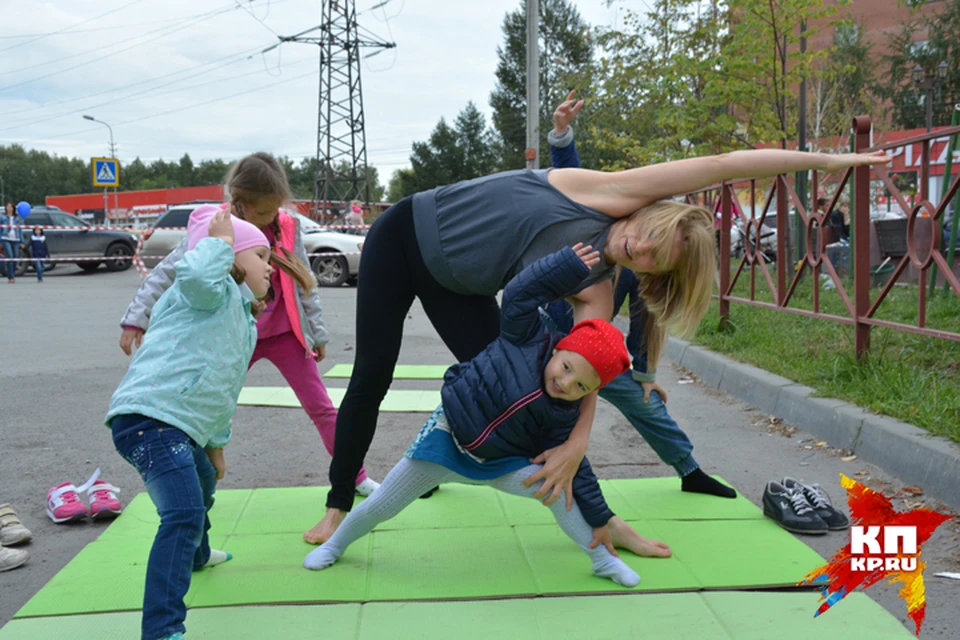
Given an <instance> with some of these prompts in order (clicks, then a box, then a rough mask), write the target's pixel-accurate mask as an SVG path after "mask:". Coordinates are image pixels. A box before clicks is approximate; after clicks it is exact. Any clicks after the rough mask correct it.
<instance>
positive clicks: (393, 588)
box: [324, 527, 537, 600]
mask: <svg viewBox="0 0 960 640" xmlns="http://www.w3.org/2000/svg"><path fill="white" fill-rule="evenodd" d="M351 551H353V547H351V548H350V549H348V550H347V553H346V554H345V555H344V557H343V560H351V562H352V559H351V557H350V553H351ZM341 562H342V561H341ZM339 564H340V563H337V564H335V565H334V566H332V567H330V568H329V569H326V570H325V571H324V572H326V571H336V570H338V569H339V568H340V567H339ZM535 593H537V588H536V581H535V579H534V575H533V571H532V570H531V568H530V566H529V565H528V564H527V562H526V561H525V559H524V556H523V550H522V549H521V548H520V543H519V541H518V540H517V537H516V535H515V534H514V531H513V529H512V528H511V527H480V528H474V529H418V530H413V531H376V532H374V534H373V548H372V559H371V571H370V584H369V586H368V591H367V599H368V600H439V599H449V598H489V597H503V596H519V595H533V594H535Z"/></svg>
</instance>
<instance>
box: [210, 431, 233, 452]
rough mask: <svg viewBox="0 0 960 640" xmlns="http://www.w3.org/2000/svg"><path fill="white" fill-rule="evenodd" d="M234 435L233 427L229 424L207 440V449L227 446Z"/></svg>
mask: <svg viewBox="0 0 960 640" xmlns="http://www.w3.org/2000/svg"><path fill="white" fill-rule="evenodd" d="M232 437H233V427H232V426H231V425H227V428H226V429H224V430H223V431H221V432H219V433H217V434H214V436H213V437H212V438H210V440H209V441H208V442H207V446H206V447H204V448H205V449H223V448H224V447H225V446H227V445H228V444H230V438H232Z"/></svg>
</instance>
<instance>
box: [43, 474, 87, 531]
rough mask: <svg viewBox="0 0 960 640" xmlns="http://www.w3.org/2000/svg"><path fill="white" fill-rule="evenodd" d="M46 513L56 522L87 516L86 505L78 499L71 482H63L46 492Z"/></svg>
mask: <svg viewBox="0 0 960 640" xmlns="http://www.w3.org/2000/svg"><path fill="white" fill-rule="evenodd" d="M47 515H48V516H50V519H51V520H53V521H54V522H56V523H57V524H60V523H63V522H73V521H75V520H82V519H83V518H85V517H86V516H87V507H86V506H85V505H84V504H83V502H81V501H80V496H78V495H77V488H76V487H75V486H73V483H72V482H64V483H63V484H61V485H57V486H56V487H53V488H52V489H50V491H48V492H47Z"/></svg>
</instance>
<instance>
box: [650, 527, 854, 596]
mask: <svg viewBox="0 0 960 640" xmlns="http://www.w3.org/2000/svg"><path fill="white" fill-rule="evenodd" d="M645 526H647V527H648V531H649V533H648V536H649V537H653V538H656V539H658V540H663V541H664V542H666V543H667V544H669V545H670V548H671V549H672V550H673V553H674V555H675V556H676V558H677V559H678V560H680V561H681V562H682V563H683V564H684V565H685V566H686V568H687V569H688V570H689V571H690V572H691V573H692V574H693V575H694V576H695V577H696V578H697V582H698V584H699V586H700V587H701V588H704V589H715V588H722V587H734V588H741V587H742V588H746V587H777V586H783V587H789V586H794V585H796V583H797V582H798V581H800V580H801V579H802V578H803V576H805V575H806V574H807V573H809V572H810V571H813V570H814V569H816V568H817V567H820V566H822V565H823V564H824V562H825V560H824V559H823V558H821V557H820V554H818V553H817V552H816V551H814V550H813V549H811V548H810V547H808V546H807V545H805V544H803V543H802V542H801V541H800V540H798V539H797V538H796V537H794V536H793V535H791V534H789V533H787V532H786V531H784V530H783V529H781V528H780V527H778V526H777V525H776V524H774V522H773V521H772V520H768V519H763V520H703V521H696V522H687V521H675V520H673V521H672V520H650V521H647V523H645ZM841 536H843V534H841ZM844 540H846V538H845V537H844ZM840 544H842V542H840V543H838V545H837V546H840Z"/></svg>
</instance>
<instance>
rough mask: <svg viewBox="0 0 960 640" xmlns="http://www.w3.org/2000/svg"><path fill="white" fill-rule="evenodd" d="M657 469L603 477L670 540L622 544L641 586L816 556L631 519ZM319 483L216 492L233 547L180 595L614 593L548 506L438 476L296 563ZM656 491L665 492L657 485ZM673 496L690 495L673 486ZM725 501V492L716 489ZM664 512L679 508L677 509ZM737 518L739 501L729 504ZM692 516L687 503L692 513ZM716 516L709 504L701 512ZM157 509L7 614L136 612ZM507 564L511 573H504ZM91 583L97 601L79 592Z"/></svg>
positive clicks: (296, 599)
mask: <svg viewBox="0 0 960 640" xmlns="http://www.w3.org/2000/svg"><path fill="white" fill-rule="evenodd" d="M661 484H662V482H661V480H659V479H650V480H626V481H625V480H617V481H603V483H602V485H603V488H604V492H605V494H606V495H607V497H608V501H609V503H610V504H611V506H612V507H613V508H614V509H615V510H616V512H617V513H619V514H621V516H622V517H624V518H628V519H629V521H632V522H633V523H635V527H636V528H637V529H638V531H640V533H641V534H642V535H644V536H646V537H649V538H654V539H660V540H663V541H665V542H666V543H667V544H669V545H670V546H671V547H672V548H673V550H674V557H673V558H670V559H648V558H637V557H635V556H633V555H632V554H629V553H628V552H624V553H623V554H622V555H623V557H624V560H625V561H626V562H627V563H628V564H630V565H631V566H633V567H634V568H635V569H636V570H637V571H638V572H639V573H640V575H641V578H642V581H641V584H640V587H639V590H647V591H670V590H696V589H703V588H710V589H722V588H744V587H765V586H792V585H794V584H795V583H796V582H797V581H799V580H800V579H801V578H802V577H803V576H804V575H805V574H806V572H807V571H809V570H811V569H813V568H815V567H816V566H819V564H821V562H822V561H821V559H820V557H819V556H818V555H817V554H816V553H814V552H813V551H812V550H810V549H809V548H808V547H806V546H805V545H804V544H803V543H801V542H799V541H798V540H796V539H795V538H794V537H793V536H792V535H790V534H789V533H787V532H785V531H783V530H781V529H780V528H779V527H777V526H776V525H775V524H773V523H772V522H770V521H768V520H765V519H754V518H746V519H730V520H704V521H698V522H694V521H687V520H658V519H653V518H649V517H646V518H640V517H637V515H636V514H637V512H639V511H640V509H635V508H633V506H631V505H632V504H634V503H636V504H640V503H642V496H643V495H644V493H645V491H644V487H649V488H650V491H649V493H650V494H651V495H654V496H660V497H659V498H658V499H659V500H662V501H669V500H668V497H669V496H668V495H667V493H666V492H662V491H661V490H660V488H659V487H660V485H661ZM324 494H325V488H322V487H294V488H287V489H253V490H236V491H218V492H217V498H216V504H215V505H214V507H213V510H212V511H211V514H210V519H211V522H212V523H213V529H212V536H211V539H212V544H213V546H215V547H217V548H221V549H224V550H226V551H229V552H231V553H232V554H233V555H234V559H233V560H232V561H230V562H228V563H225V564H223V565H220V566H218V567H214V568H212V569H209V570H204V571H201V572H197V573H196V574H194V579H193V584H192V586H191V590H190V593H189V594H188V595H187V602H188V604H189V605H190V606H192V607H215V606H224V605H247V604H273V603H320V602H363V601H369V600H426V599H455V598H463V599H470V598H485V597H512V596H522V595H526V596H532V595H539V594H550V595H553V594H573V593H600V592H610V593H623V592H624V591H625V590H624V589H623V588H622V587H619V586H617V585H615V584H614V583H612V582H610V581H608V580H603V579H600V578H595V577H592V576H591V575H590V571H589V568H590V567H589V562H588V560H587V558H586V556H585V555H584V554H583V553H582V551H580V550H579V549H578V548H577V547H576V546H575V545H573V543H572V542H570V541H569V540H567V539H566V537H565V536H563V535H562V533H561V532H560V531H559V529H558V528H557V526H556V525H555V524H554V523H553V521H552V516H551V515H550V511H549V509H547V508H545V507H543V506H542V505H540V504H538V503H537V502H536V501H534V500H531V499H523V498H517V497H515V496H508V495H505V494H500V493H499V492H497V491H495V490H493V489H491V488H489V487H477V486H465V485H456V484H450V485H444V486H443V487H441V489H440V491H439V492H438V493H437V494H435V495H434V496H433V497H432V498H430V499H429V500H416V501H414V503H413V504H412V505H410V506H409V507H408V508H407V510H405V511H403V512H401V513H400V514H399V515H398V516H397V517H396V518H394V519H392V520H390V521H387V522H384V523H381V525H380V526H379V527H378V528H377V529H376V530H375V531H373V532H372V534H371V535H369V536H367V537H364V538H361V539H360V540H358V541H357V542H356V543H354V544H353V545H352V546H351V547H350V548H349V550H348V551H347V553H346V555H345V556H344V558H343V560H342V561H341V562H339V563H338V564H337V565H335V566H333V567H331V568H329V569H327V570H325V571H322V572H311V571H307V570H305V569H303V568H302V566H301V564H302V562H303V558H304V557H305V556H306V554H307V553H308V552H309V551H310V549H312V547H311V546H310V545H308V544H306V543H305V542H304V541H303V539H302V534H303V532H304V531H305V530H306V529H308V528H309V527H312V526H313V525H314V524H316V522H317V521H318V520H319V519H320V517H321V516H322V515H323V496H324ZM661 494H662V495H661ZM673 496H674V499H675V500H676V501H678V502H683V503H687V502H688V498H689V497H690V496H688V495H687V494H683V493H682V492H680V491H679V490H678V489H677V488H674V490H673ZM712 500H714V501H716V502H718V503H721V504H728V505H729V504H735V503H736V501H735V500H726V499H722V498H712ZM667 511H669V512H670V513H686V514H687V515H690V514H689V512H684V511H683V510H681V509H673V510H672V511H670V510H669V509H668V510H667ZM730 513H731V514H732V516H733V517H735V516H737V515H742V514H741V512H740V511H739V508H738V507H734V508H733V510H731V511H730ZM694 515H695V514H694ZM711 515H713V516H716V515H717V513H716V512H711ZM156 526H157V519H156V512H155V510H154V509H153V505H152V503H151V502H150V500H149V498H148V497H147V496H146V494H140V495H139V496H137V497H136V498H135V499H134V500H133V501H132V502H131V503H130V505H128V507H127V509H126V510H125V512H124V514H123V515H121V516H120V517H119V518H117V520H116V521H115V522H114V523H112V524H111V525H110V526H109V527H108V528H107V529H106V531H105V532H104V533H103V534H102V536H101V537H100V539H98V540H97V541H95V542H93V543H91V544H89V545H88V546H87V547H86V548H85V549H84V550H83V551H81V553H80V554H78V555H77V557H76V558H74V560H73V561H71V562H70V563H69V564H68V565H67V566H66V567H65V568H64V569H63V570H62V571H61V572H60V573H59V574H57V575H56V576H55V577H54V578H53V579H52V580H51V581H50V583H48V584H47V585H46V586H45V587H44V588H43V589H41V591H40V592H39V593H37V594H36V595H35V596H34V597H33V598H32V599H31V600H30V601H29V602H28V603H27V604H26V605H25V606H24V607H23V608H22V609H21V610H20V611H19V612H18V613H17V617H31V616H49V615H63V614H72V613H84V612H105V611H123V610H133V609H137V608H139V606H140V601H141V598H142V592H143V576H144V572H145V570H146V561H147V557H148V554H149V548H150V544H151V541H152V539H153V535H154V533H155V531H156ZM505 568H509V570H505ZM89 593H97V594H98V596H97V597H96V598H89V597H86V594H89Z"/></svg>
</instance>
